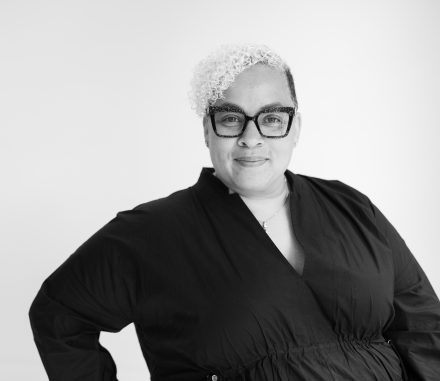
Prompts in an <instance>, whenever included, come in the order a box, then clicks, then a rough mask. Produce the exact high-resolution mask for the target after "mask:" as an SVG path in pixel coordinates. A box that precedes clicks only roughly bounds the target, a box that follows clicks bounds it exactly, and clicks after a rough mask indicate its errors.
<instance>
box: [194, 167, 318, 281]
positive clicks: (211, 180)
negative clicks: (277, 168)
mask: <svg viewBox="0 0 440 381" xmlns="http://www.w3.org/2000/svg"><path fill="white" fill-rule="evenodd" d="M213 173H214V168H210V167H204V168H203V169H202V173H201V175H200V179H199V185H201V186H202V187H203V188H205V189H208V190H209V191H211V192H215V193H211V197H212V198H211V197H209V196H208V199H209V201H211V202H217V201H216V198H217V197H220V198H226V199H228V200H230V202H232V204H233V205H231V206H232V207H236V208H238V209H240V210H241V211H242V212H243V214H245V215H246V216H247V218H246V220H248V221H250V226H251V227H252V229H253V231H254V233H255V234H256V236H257V237H259V239H260V242H261V243H263V244H264V245H265V247H266V248H267V251H269V252H270V253H271V254H270V255H273V256H275V257H278V259H279V260H280V261H281V262H282V263H283V264H284V267H286V266H287V268H288V271H289V272H290V273H291V274H292V275H293V276H294V277H295V278H298V279H301V280H303V281H305V280H306V278H307V275H308V273H309V267H310V265H311V264H310V262H311V260H312V258H311V254H310V251H311V250H308V248H307V245H305V244H304V239H303V238H304V235H303V234H301V228H303V227H302V226H300V224H299V222H298V216H297V214H296V210H295V209H296V208H297V206H299V201H300V198H301V196H300V194H299V191H298V189H297V188H298V185H297V184H295V179H296V177H295V175H294V174H293V173H292V172H290V171H289V170H286V171H285V173H284V175H285V176H286V179H287V185H288V187H289V197H288V199H289V200H288V202H289V214H290V219H291V223H292V229H293V234H294V236H295V238H296V240H297V242H298V244H299V245H300V246H301V248H302V250H303V254H304V263H303V269H302V272H301V273H299V272H298V271H297V270H296V269H295V268H294V267H293V265H292V264H291V263H290V262H289V261H288V259H287V258H286V257H285V256H284V254H283V253H282V252H281V251H280V249H278V247H277V245H276V244H275V243H274V242H273V241H272V239H271V238H270V236H269V235H268V234H267V233H266V232H265V231H264V229H263V227H262V226H261V225H260V223H259V221H258V220H257V218H256V217H255V216H254V215H253V213H252V212H251V210H250V209H249V207H248V206H247V205H246V203H245V202H244V201H243V199H242V198H241V197H240V195H239V194H238V193H229V188H228V187H227V186H226V185H225V184H224V183H223V182H222V181H221V180H220V179H219V178H218V177H217V176H215V175H214V174H213Z"/></svg>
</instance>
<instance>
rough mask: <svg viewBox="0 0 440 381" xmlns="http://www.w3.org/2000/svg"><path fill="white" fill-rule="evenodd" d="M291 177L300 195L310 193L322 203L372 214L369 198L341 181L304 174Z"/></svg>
mask: <svg viewBox="0 0 440 381" xmlns="http://www.w3.org/2000/svg"><path fill="white" fill-rule="evenodd" d="M293 176H294V181H296V182H297V184H298V187H299V192H300V193H301V192H302V193H311V194H312V195H313V197H314V198H317V199H319V200H320V201H322V202H327V203H330V204H337V205H338V206H339V207H341V206H342V207H346V208H361V209H364V210H365V211H368V213H372V212H373V210H372V203H371V201H370V199H369V197H368V196H367V195H365V194H364V193H362V192H361V191H359V190H358V189H356V188H354V187H353V186H351V185H349V184H347V183H345V182H343V181H340V180H335V179H323V178H319V177H313V176H307V175H304V174H294V175H293Z"/></svg>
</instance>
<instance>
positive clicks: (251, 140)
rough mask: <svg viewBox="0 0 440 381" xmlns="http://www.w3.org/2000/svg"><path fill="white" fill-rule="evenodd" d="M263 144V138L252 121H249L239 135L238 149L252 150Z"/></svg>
mask: <svg viewBox="0 0 440 381" xmlns="http://www.w3.org/2000/svg"><path fill="white" fill-rule="evenodd" d="M263 142H264V140H263V137H262V136H261V135H260V132H259V131H258V129H257V126H256V125H255V123H254V121H252V120H250V121H249V122H248V124H247V126H246V128H245V130H244V132H243V135H241V136H240V137H239V138H238V145H239V146H240V147H248V148H253V147H257V146H260V145H262V144H263Z"/></svg>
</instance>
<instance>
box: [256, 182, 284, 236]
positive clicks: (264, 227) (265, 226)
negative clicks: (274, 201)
mask: <svg viewBox="0 0 440 381" xmlns="http://www.w3.org/2000/svg"><path fill="white" fill-rule="evenodd" d="M284 181H285V184H286V185H287V181H286V178H284ZM289 195H290V192H289V188H288V187H287V195H286V197H285V199H284V202H283V205H281V206H280V207H279V209H278V210H277V211H276V212H275V213H274V214H272V215H271V216H270V217H269V218H266V219H265V220H263V221H261V222H260V224H261V226H262V227H263V229H264V231H266V230H267V228H268V227H269V226H268V224H267V223H268V221H270V220H271V219H272V218H274V217H275V216H276V215H277V214H278V213H279V212H280V211H281V209H283V208H284V207H285V206H286V202H287V200H288V198H289Z"/></svg>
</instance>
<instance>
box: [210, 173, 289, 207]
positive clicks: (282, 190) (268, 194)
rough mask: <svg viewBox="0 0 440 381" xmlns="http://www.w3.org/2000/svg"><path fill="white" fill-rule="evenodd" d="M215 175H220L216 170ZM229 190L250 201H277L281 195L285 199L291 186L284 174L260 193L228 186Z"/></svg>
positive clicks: (230, 192)
mask: <svg viewBox="0 0 440 381" xmlns="http://www.w3.org/2000/svg"><path fill="white" fill-rule="evenodd" d="M213 175H214V176H216V177H218V176H217V174H216V173H215V172H213ZM228 190H229V194H233V193H238V195H239V196H240V197H241V198H242V199H243V200H245V201H249V202H253V201H256V202H264V201H269V202H270V201H271V200H273V201H276V200H278V199H279V198H280V197H281V198H283V199H284V198H285V196H286V195H287V194H288V193H289V186H288V184H287V179H286V176H285V175H283V176H282V177H280V178H279V179H277V181H276V182H274V184H273V186H272V187H271V189H267V190H266V191H264V192H259V193H257V192H253V193H248V192H240V191H235V190H233V189H231V188H229V187H228Z"/></svg>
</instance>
